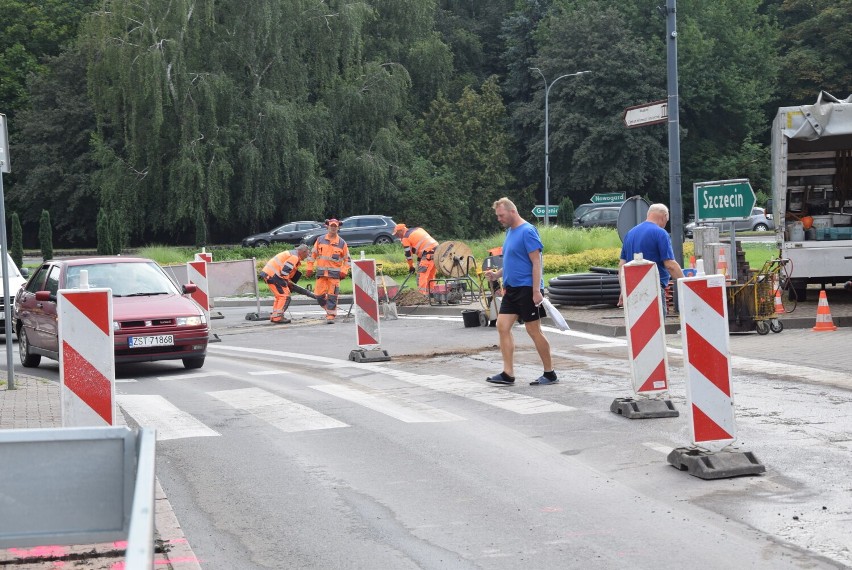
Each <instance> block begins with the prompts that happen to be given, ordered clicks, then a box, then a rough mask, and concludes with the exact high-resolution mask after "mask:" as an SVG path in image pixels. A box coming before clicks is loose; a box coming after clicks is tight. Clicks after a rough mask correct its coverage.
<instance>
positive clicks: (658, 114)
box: [624, 101, 669, 129]
mask: <svg viewBox="0 0 852 570" xmlns="http://www.w3.org/2000/svg"><path fill="white" fill-rule="evenodd" d="M668 118H669V104H668V102H667V101H654V102H653V103H645V104H644V105H636V106H634V107H628V108H627V109H625V110H624V126H626V127H627V128H629V129H632V128H634V127H644V126H645V125H656V124H657V123H665V122H666V121H667V120H668Z"/></svg>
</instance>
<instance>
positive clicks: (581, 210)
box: [574, 202, 624, 226]
mask: <svg viewBox="0 0 852 570" xmlns="http://www.w3.org/2000/svg"><path fill="white" fill-rule="evenodd" d="M623 203H624V202H602V203H600V204H596V203H593V202H589V203H588V204H580V205H579V206H577V207H576V208H574V225H575V226H576V225H577V222H578V221H579V220H580V218H582V217H583V216H584V215H585V214H587V213H589V212H591V211H592V210H596V209H598V208H611V207H613V206H621V205H622V204H623Z"/></svg>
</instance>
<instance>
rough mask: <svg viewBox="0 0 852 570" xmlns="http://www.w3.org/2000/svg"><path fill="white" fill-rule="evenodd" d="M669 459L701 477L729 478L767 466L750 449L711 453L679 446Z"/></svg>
mask: <svg viewBox="0 0 852 570" xmlns="http://www.w3.org/2000/svg"><path fill="white" fill-rule="evenodd" d="M667 460H668V462H669V464H670V465H672V466H673V467H675V468H677V469H679V470H680V471H687V472H688V473H689V474H690V475H694V476H695V477H698V478H699V479H727V478H729V477H741V476H743V475H760V474H761V473H765V472H766V467H765V466H764V465H763V464H762V463H761V462H760V461H758V460H757V457H755V456H754V453H752V452H750V451H727V450H723V451H718V452H716V453H711V452H709V451H704V450H702V449H697V448H695V447H677V448H675V449H673V450H672V451H671V453H669V455H668V458H667Z"/></svg>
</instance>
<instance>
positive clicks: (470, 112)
mask: <svg viewBox="0 0 852 570" xmlns="http://www.w3.org/2000/svg"><path fill="white" fill-rule="evenodd" d="M506 122H507V121H506V108H505V106H504V105H503V100H502V98H501V95H500V88H499V86H498V85H497V78H496V77H490V78H489V79H488V80H486V81H485V83H483V85H482V88H481V91H480V93H477V92H475V91H474V90H473V89H469V88H465V90H464V91H463V92H462V96H461V97H460V98H459V99H458V101H456V102H455V103H452V102H450V101H448V100H447V99H445V98H443V97H439V98H438V99H437V100H436V101H433V103H432V105H431V107H430V109H429V112H428V113H427V114H426V116H425V118H424V122H423V125H422V132H423V140H424V141H426V142H425V146H426V149H425V152H426V154H427V155H428V157H429V160H430V161H431V162H432V163H433V164H434V165H435V166H437V167H439V168H441V167H445V168H447V169H448V170H449V171H451V172H452V173H453V174H454V176H455V179H456V182H457V184H458V190H457V198H456V200H455V201H454V203H452V204H448V205H447V206H448V207H454V208H459V209H460V210H461V211H462V212H464V213H465V215H466V224H465V225H466V228H465V233H464V234H463V235H464V236H481V235H485V234H487V233H490V232H491V231H492V229H494V224H495V222H494V216H493V213H492V211H491V204H492V203H493V202H494V200H496V199H497V198H500V197H501V196H504V195H505V194H506V193H507V191H508V189H509V186H510V185H511V184H512V182H513V178H512V175H511V173H510V172H509V168H508V167H509V158H508V151H509V137H508V134H507V133H506V129H505V125H506Z"/></svg>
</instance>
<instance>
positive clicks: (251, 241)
mask: <svg viewBox="0 0 852 570" xmlns="http://www.w3.org/2000/svg"><path fill="white" fill-rule="evenodd" d="M319 229H322V224H321V223H320V222H313V221H301V222H290V223H289V224H284V225H283V226H278V227H277V228H275V229H272V230H269V231H268V232H263V233H259V234H254V235H253V236H249V237H247V238H243V247H264V246H267V245H270V244H273V243H289V244H292V245H295V244H297V243H299V242H300V241H301V240H302V238H303V237H305V235H306V234H308V233H310V232H312V231H314V230H319Z"/></svg>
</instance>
